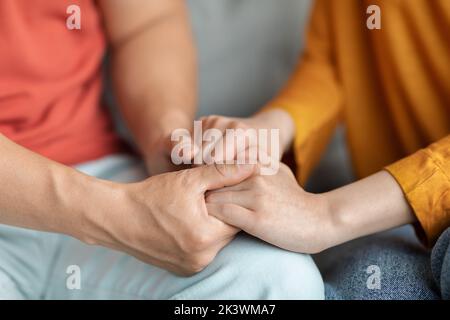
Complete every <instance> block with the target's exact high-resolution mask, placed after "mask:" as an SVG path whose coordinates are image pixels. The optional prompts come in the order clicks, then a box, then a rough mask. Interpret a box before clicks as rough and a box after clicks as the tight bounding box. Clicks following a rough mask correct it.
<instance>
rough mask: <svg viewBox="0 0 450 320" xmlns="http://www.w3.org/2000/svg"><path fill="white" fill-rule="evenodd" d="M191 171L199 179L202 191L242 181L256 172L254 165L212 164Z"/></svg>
mask: <svg viewBox="0 0 450 320" xmlns="http://www.w3.org/2000/svg"><path fill="white" fill-rule="evenodd" d="M191 172H192V174H193V175H194V177H195V178H197V179H198V181H200V186H201V191H202V193H204V192H206V191H208V190H215V189H220V188H223V187H228V186H234V185H236V184H238V183H240V182H242V181H244V180H245V179H247V178H249V177H250V176H252V175H253V173H254V172H256V165H251V164H212V165H208V166H201V167H197V168H194V169H191Z"/></svg>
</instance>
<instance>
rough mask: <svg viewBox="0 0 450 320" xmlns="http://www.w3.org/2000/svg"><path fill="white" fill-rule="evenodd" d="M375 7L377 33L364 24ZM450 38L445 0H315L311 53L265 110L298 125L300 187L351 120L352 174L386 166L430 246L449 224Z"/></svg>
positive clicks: (448, 6)
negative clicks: (378, 13) (331, 140)
mask: <svg viewBox="0 0 450 320" xmlns="http://www.w3.org/2000/svg"><path fill="white" fill-rule="evenodd" d="M374 4H375V5H378V6H379V7H380V9H381V29H380V30H376V29H375V30H369V29H368V28H367V26H366V21H367V19H368V17H369V14H367V13H366V9H367V7H368V6H369V5H374ZM449 34H450V2H449V1H448V0H370V1H366V0H342V1H333V0H317V1H316V3H315V7H314V10H313V13H312V17H311V22H310V26H309V32H308V42H307V48H306V50H305V52H304V54H303V56H302V58H301V60H300V63H299V65H298V67H297V69H296V71H295V72H294V74H293V76H292V78H291V80H290V81H289V83H288V84H287V86H286V87H285V88H284V89H283V90H282V92H281V93H280V95H279V96H278V97H276V98H275V99H274V100H273V101H272V102H271V103H270V104H269V106H268V107H269V108H281V109H284V110H286V111H287V112H288V113H290V115H291V116H292V117H293V119H294V121H295V123H296V130H297V132H296V137H295V141H294V151H295V157H296V161H297V164H298V172H297V175H298V178H299V180H300V181H301V182H304V181H305V180H306V178H307V177H308V174H309V173H310V172H311V170H312V168H313V167H314V165H315V164H316V162H317V161H318V159H319V158H320V156H321V153H322V151H323V149H324V147H325V146H326V144H327V143H328V141H329V138H330V136H331V135H332V134H333V132H334V129H335V126H336V124H337V123H339V122H340V121H343V122H345V125H346V128H347V139H348V145H349V149H350V153H351V155H352V161H353V164H354V168H355V172H356V174H357V175H358V176H359V177H364V176H367V175H370V174H372V173H375V172H376V171H379V170H380V169H383V168H384V167H385V168H386V169H387V170H388V171H389V172H390V173H391V174H392V175H393V176H394V177H395V178H396V180H397V181H398V182H399V184H400V185H401V187H402V189H403V190H404V192H405V195H406V197H407V199H408V201H409V203H410V204H411V206H412V208H413V209H414V211H415V213H416V215H417V218H418V220H419V222H420V223H421V225H422V227H423V229H424V231H425V233H426V236H427V239H428V241H429V243H433V242H434V241H435V240H436V239H437V237H438V236H439V234H440V233H441V232H442V231H443V230H444V229H445V228H447V227H449V226H450V38H449ZM431 143H434V144H432V145H431V146H429V147H427V146H428V145H430V144H431ZM421 148H425V149H422V150H420V149H421ZM418 150H419V151H418ZM402 158H403V159H402ZM399 159H402V160H399ZM398 160H399V161H398ZM395 161H397V162H395ZM394 162H395V163H394ZM392 163H394V164H392ZM386 166H387V167H386Z"/></svg>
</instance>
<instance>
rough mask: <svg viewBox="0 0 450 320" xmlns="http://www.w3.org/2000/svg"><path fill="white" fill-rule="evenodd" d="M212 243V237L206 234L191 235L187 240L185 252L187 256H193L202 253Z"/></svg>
mask: <svg viewBox="0 0 450 320" xmlns="http://www.w3.org/2000/svg"><path fill="white" fill-rule="evenodd" d="M210 243H211V236H210V234H209V233H206V232H196V233H193V234H190V235H189V236H188V237H187V239H186V240H185V244H184V245H183V251H184V252H185V253H187V254H192V253H196V252H200V251H202V250H204V249H206V248H208V246H209V245H210Z"/></svg>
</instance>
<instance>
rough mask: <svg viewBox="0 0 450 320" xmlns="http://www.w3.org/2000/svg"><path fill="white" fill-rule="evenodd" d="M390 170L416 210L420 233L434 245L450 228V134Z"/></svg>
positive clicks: (389, 167)
mask: <svg viewBox="0 0 450 320" xmlns="http://www.w3.org/2000/svg"><path fill="white" fill-rule="evenodd" d="M386 170H387V171H389V172H390V173H391V174H392V175H393V176H394V178H395V179H396V180H397V182H398V183H399V184H400V186H401V188H402V189H403V192H404V193H405V195H406V198H407V200H408V202H409V203H410V205H411V207H412V209H413V210H414V212H415V214H416V216H417V219H418V221H419V224H420V228H419V229H417V230H418V231H419V236H422V237H421V238H422V240H424V242H425V243H426V244H427V245H433V244H434V243H435V242H436V240H437V238H438V237H439V235H440V234H441V233H442V232H443V231H445V229H447V228H448V227H450V135H449V136H447V137H445V138H444V139H442V140H440V141H438V142H436V143H434V144H432V145H431V146H429V147H428V148H426V149H423V150H420V151H418V152H416V153H415V154H413V155H411V156H409V157H407V158H405V159H402V160H400V161H398V162H396V163H394V164H392V165H390V166H388V167H387V168H386Z"/></svg>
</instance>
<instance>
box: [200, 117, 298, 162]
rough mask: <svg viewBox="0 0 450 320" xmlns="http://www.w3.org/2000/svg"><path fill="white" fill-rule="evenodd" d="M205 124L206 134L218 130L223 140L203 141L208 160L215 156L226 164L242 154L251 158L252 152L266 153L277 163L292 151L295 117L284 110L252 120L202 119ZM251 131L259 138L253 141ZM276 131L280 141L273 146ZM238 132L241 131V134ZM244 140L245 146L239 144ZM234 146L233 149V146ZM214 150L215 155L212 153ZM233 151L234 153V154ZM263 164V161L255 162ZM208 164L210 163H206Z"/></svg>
mask: <svg viewBox="0 0 450 320" xmlns="http://www.w3.org/2000/svg"><path fill="white" fill-rule="evenodd" d="M199 121H201V122H202V130H203V134H205V132H206V131H207V130H208V129H216V130H219V131H220V132H221V138H220V139H217V140H212V141H209V142H208V141H206V142H205V141H203V145H202V150H203V157H202V159H208V156H207V155H206V154H210V153H212V156H213V158H214V159H213V160H214V162H216V163H224V162H225V161H227V160H236V159H237V157H238V155H241V154H244V152H246V154H244V156H245V158H246V159H248V155H249V150H253V151H259V150H260V149H262V150H261V151H263V154H264V155H268V156H270V157H273V158H275V159H276V160H277V161H278V160H279V159H280V158H281V156H282V155H283V153H284V152H285V151H286V150H287V149H288V148H289V146H290V144H291V142H292V139H293V136H294V123H293V121H292V119H291V117H290V116H289V115H288V114H287V113H286V112H285V111H282V110H278V109H274V110H269V111H264V112H261V113H258V114H256V115H254V116H252V117H250V118H229V117H224V116H207V117H203V118H200V119H199ZM227 129H234V134H227ZM249 129H251V130H250V131H252V133H255V137H256V139H251V138H249V135H248V134H249V133H250V131H247V130H249ZM261 129H266V130H267V136H266V138H265V139H264V141H262V139H261V137H260V136H259V130H261ZM272 129H276V130H278V133H279V138H278V139H276V141H274V143H276V145H272V141H271V133H270V130H272ZM237 130H240V132H238V131H237ZM240 138H242V139H243V140H241V141H243V142H244V143H242V144H239V143H238V141H237V140H238V139H240ZM230 146H231V147H230ZM211 151H212V152H211ZM230 151H231V152H230ZM255 160H259V161H261V159H255ZM205 162H206V163H208V162H207V161H205Z"/></svg>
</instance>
